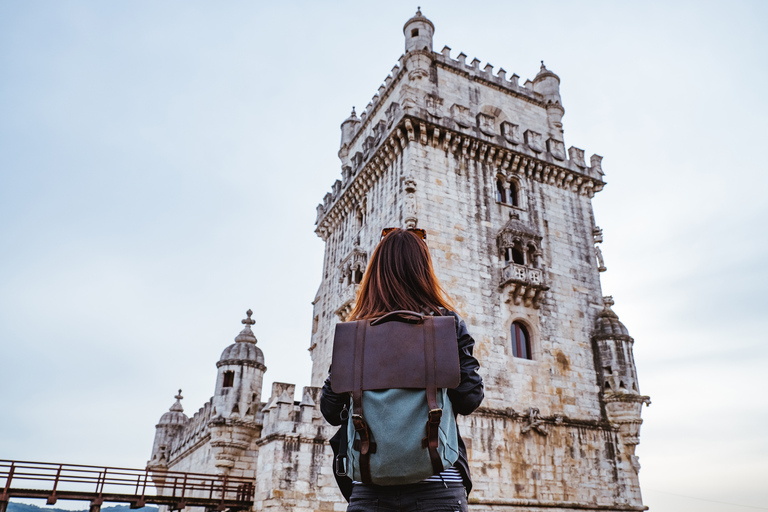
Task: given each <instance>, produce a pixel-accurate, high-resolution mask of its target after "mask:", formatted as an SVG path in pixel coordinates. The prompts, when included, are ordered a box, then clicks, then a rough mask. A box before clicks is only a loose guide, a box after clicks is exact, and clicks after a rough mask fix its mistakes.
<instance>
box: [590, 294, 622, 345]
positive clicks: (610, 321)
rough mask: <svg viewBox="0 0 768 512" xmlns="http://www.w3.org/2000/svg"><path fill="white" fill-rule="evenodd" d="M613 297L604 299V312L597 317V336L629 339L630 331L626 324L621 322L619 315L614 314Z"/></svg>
mask: <svg viewBox="0 0 768 512" xmlns="http://www.w3.org/2000/svg"><path fill="white" fill-rule="evenodd" d="M613 304H614V302H613V297H611V296H607V297H603V310H602V311H601V312H600V313H599V314H598V315H597V319H596V320H595V336H598V337H602V338H607V337H616V336H626V337H629V331H628V330H627V328H626V327H624V324H623V323H621V322H620V321H619V315H617V314H616V313H614V312H613V310H612V309H611V306H613Z"/></svg>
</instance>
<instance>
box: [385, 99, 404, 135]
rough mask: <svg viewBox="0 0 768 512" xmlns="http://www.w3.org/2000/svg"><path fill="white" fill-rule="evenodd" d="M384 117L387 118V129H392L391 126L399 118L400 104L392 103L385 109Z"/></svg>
mask: <svg viewBox="0 0 768 512" xmlns="http://www.w3.org/2000/svg"><path fill="white" fill-rule="evenodd" d="M384 112H385V115H386V116H387V128H392V124H393V123H394V122H395V120H396V119H398V118H399V117H400V115H401V114H400V112H401V111H400V104H399V103H397V102H394V101H393V102H392V103H390V104H389V106H388V107H387V110H385V111H384Z"/></svg>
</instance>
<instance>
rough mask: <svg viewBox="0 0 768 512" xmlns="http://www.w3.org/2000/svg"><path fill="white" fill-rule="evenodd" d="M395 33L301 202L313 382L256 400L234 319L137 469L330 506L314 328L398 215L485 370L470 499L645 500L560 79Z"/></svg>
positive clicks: (582, 504) (632, 386) (589, 170)
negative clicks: (317, 275)
mask: <svg viewBox="0 0 768 512" xmlns="http://www.w3.org/2000/svg"><path fill="white" fill-rule="evenodd" d="M403 32H404V35H405V50H406V52H405V54H404V55H402V56H401V57H400V59H399V61H398V63H397V65H396V66H395V67H394V68H393V69H392V71H391V73H390V74H389V75H388V76H387V77H386V78H385V80H384V82H383V84H382V85H381V86H380V87H379V89H378V92H377V93H376V94H375V95H374V97H373V99H372V100H371V102H370V103H369V104H368V106H367V107H366V108H365V110H364V111H363V112H362V113H361V114H360V116H359V117H358V116H357V114H356V113H355V111H354V110H353V112H352V114H351V115H350V117H349V118H347V119H346V120H345V121H344V122H343V123H342V125H341V147H340V150H339V158H340V160H341V178H340V179H339V180H337V181H336V182H335V183H334V184H333V186H332V190H331V192H329V193H328V194H326V195H325V197H324V199H323V202H322V203H321V204H319V205H318V207H317V222H316V226H317V227H316V232H317V234H318V235H319V236H320V237H321V238H322V239H323V240H324V241H325V242H326V246H325V256H324V264H323V275H322V278H321V284H320V287H319V290H318V292H317V296H316V298H315V300H314V302H313V305H314V312H313V315H314V321H313V327H312V334H311V342H310V348H309V350H310V353H311V355H312V361H313V369H312V384H313V387H307V388H304V390H303V392H302V395H301V399H300V400H294V391H295V390H294V387H293V386H292V385H289V384H282V383H275V384H274V385H273V388H272V393H271V396H270V398H269V399H268V400H266V401H261V385H262V379H263V373H264V371H265V370H266V367H265V366H264V356H263V354H261V351H260V350H258V348H256V345H255V337H253V333H252V332H250V324H248V323H246V328H245V329H244V330H243V332H242V333H241V334H240V335H238V338H236V342H235V345H233V346H231V347H229V348H227V349H226V350H225V352H224V354H222V358H221V360H220V361H219V363H218V365H219V376H218V379H217V383H216V389H215V394H214V397H213V398H212V400H211V401H210V402H209V403H207V404H206V405H205V406H204V407H203V408H201V409H200V410H199V411H198V412H197V413H196V414H195V415H194V416H193V417H192V418H191V419H186V417H184V418H185V419H182V418H180V417H179V416H178V415H179V414H181V415H183V413H182V412H181V411H180V404H179V402H178V400H177V403H176V404H174V406H173V407H172V408H171V411H169V413H166V415H168V414H170V413H173V414H172V416H173V417H172V418H171V417H169V418H167V419H166V420H165V422H164V420H162V419H161V422H160V423H159V424H158V425H157V437H156V442H155V447H154V448H153V453H152V460H151V461H150V463H149V464H150V467H155V466H156V467H168V468H172V469H178V470H190V471H204V472H211V471H220V472H232V474H238V475H253V477H254V478H255V479H256V482H257V500H256V503H255V509H257V510H262V509H270V508H272V509H288V508H290V509H294V510H302V511H303V510H344V509H345V507H346V503H345V502H344V501H343V498H341V496H340V494H339V493H338V491H337V490H336V487H335V483H334V481H333V476H332V473H331V452H330V448H329V446H328V445H327V442H326V439H328V438H329V437H330V436H331V435H332V434H333V429H332V428H331V427H329V426H327V425H326V424H324V422H323V420H322V418H321V416H320V413H319V407H318V402H319V386H321V385H322V382H323V380H324V379H325V377H326V374H327V372H328V368H329V366H330V357H331V347H332V343H333V333H334V326H335V324H336V323H337V322H339V321H342V320H343V319H344V318H346V315H347V314H348V313H349V311H350V308H351V306H352V305H353V303H354V300H355V294H356V292H357V288H358V283H359V282H360V278H361V276H362V273H363V272H364V270H365V265H366V263H367V259H368V257H369V256H370V254H371V251H372V250H373V248H374V247H375V246H376V244H377V243H378V241H379V238H380V233H381V230H382V228H385V227H389V226H398V227H415V226H418V227H421V228H424V229H426V230H427V233H428V238H427V242H428V245H429V247H430V251H431V254H432V256H433V259H434V263H435V266H436V271H437V273H438V276H439V277H440V279H441V281H442V283H443V285H444V287H445V288H446V289H447V290H448V291H449V293H450V295H451V297H452V299H453V301H454V303H455V305H456V309H457V312H458V313H459V314H460V315H461V316H462V317H463V318H464V320H465V321H466V322H467V325H468V327H469V329H470V332H471V333H472V335H473V337H474V338H475V340H476V343H477V344H476V348H475V355H476V356H477V358H478V360H479V361H480V364H481V365H482V368H481V373H482V375H483V378H484V380H485V383H486V399H485V402H484V404H483V406H482V408H481V409H480V410H478V411H477V412H476V413H475V414H473V415H472V416H470V417H468V418H464V417H460V423H459V424H460V428H461V431H462V436H463V437H464V439H465V442H466V444H467V447H468V451H469V458H470V468H471V471H472V474H473V481H474V484H475V488H474V490H473V492H472V494H471V496H470V504H471V509H472V510H476V511H491V510H525V511H538V510H545V509H546V510H562V511H565V510H608V511H619V510H645V507H644V506H643V504H642V497H641V493H640V485H639V480H638V472H639V469H640V465H639V461H638V458H637V456H636V455H635V447H636V445H637V444H638V443H639V430H640V424H641V423H642V419H641V415H640V411H641V407H642V404H643V403H646V404H648V403H649V402H650V401H649V399H648V397H647V396H644V395H641V394H640V391H639V384H638V380H637V372H636V369H635V365H634V358H633V354H632V345H633V339H632V338H631V337H630V336H629V333H628V331H627V329H626V327H625V326H624V325H623V324H621V322H619V320H618V317H617V316H616V314H615V313H614V312H613V311H612V309H611V306H612V305H613V301H612V299H611V298H610V297H606V298H604V297H603V295H602V290H601V286H600V272H602V271H604V270H605V263H604V261H603V257H602V253H601V252H600V249H599V247H598V245H597V244H599V243H600V242H602V232H601V231H600V229H599V228H598V227H597V226H596V224H595V219H594V215H593V211H592V205H591V199H592V197H593V195H594V194H595V193H596V192H598V191H600V190H601V189H602V188H603V186H604V184H605V183H604V180H603V171H602V166H601V163H602V162H601V160H602V157H600V156H598V155H592V156H591V157H590V159H589V162H587V161H585V158H584V151H583V150H581V149H579V148H576V147H570V148H568V150H567V151H566V149H565V147H566V146H565V142H564V137H563V124H562V117H563V115H564V112H565V110H564V108H563V106H562V101H561V98H560V93H559V87H560V79H559V77H558V76H557V75H556V74H555V73H553V72H552V71H550V70H548V69H547V68H546V67H545V66H544V64H543V63H542V65H541V69H540V71H539V73H538V74H537V75H536V76H535V77H534V79H533V80H527V81H525V82H524V84H523V85H520V84H519V77H518V76H517V75H515V74H513V75H511V76H510V77H507V76H506V71H504V70H503V69H498V70H497V71H496V72H495V73H494V69H493V66H491V65H490V64H488V65H485V66H484V67H482V68H481V67H480V66H479V64H480V61H479V60H478V59H474V60H473V61H471V62H469V63H467V62H466V55H464V54H463V53H460V54H459V55H458V56H457V57H455V58H453V57H451V55H450V53H451V50H450V48H448V47H445V48H443V50H442V51H441V52H434V51H433V49H432V36H433V33H434V26H433V24H432V22H431V21H429V20H428V19H427V18H425V17H424V16H422V15H421V13H420V12H417V14H416V15H415V16H414V17H413V18H411V19H410V20H408V22H407V23H406V24H405V26H404V28H403ZM248 321H250V315H249V318H248V319H247V320H244V322H248ZM251 322H252V321H251ZM521 330H522V331H521ZM520 332H524V333H525V335H526V336H527V338H528V343H527V347H526V349H525V353H524V354H522V355H521V353H519V352H515V346H516V345H515V340H516V339H517V338H515V336H518V337H519V336H521V335H520ZM251 338H252V339H251ZM518 347H519V346H518ZM253 349H255V350H253ZM517 350H518V351H519V350H520V349H519V348H518V349H517ZM226 372H231V373H230V374H229V375H231V377H226V376H225V374H226ZM225 379H234V380H233V381H230V380H227V381H226V383H227V384H229V385H228V386H225V385H224V384H225ZM174 408H175V409H174ZM163 418H166V416H163Z"/></svg>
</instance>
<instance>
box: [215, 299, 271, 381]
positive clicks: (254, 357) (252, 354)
mask: <svg viewBox="0 0 768 512" xmlns="http://www.w3.org/2000/svg"><path fill="white" fill-rule="evenodd" d="M246 314H247V315H248V318H246V319H245V320H243V321H242V323H243V324H245V328H243V330H242V331H240V334H238V335H237V336H236V337H235V343H233V344H232V345H230V346H228V347H227V348H225V349H224V352H222V353H221V357H220V358H219V362H218V363H216V366H217V367H218V366H222V365H224V364H239V363H246V364H247V363H252V364H260V365H263V364H264V353H263V352H262V351H261V349H260V348H259V347H257V346H256V336H254V334H253V331H251V326H252V325H253V324H255V323H256V321H255V320H253V319H252V318H251V315H253V311H251V310H250V309H249V310H248V312H247V313H246Z"/></svg>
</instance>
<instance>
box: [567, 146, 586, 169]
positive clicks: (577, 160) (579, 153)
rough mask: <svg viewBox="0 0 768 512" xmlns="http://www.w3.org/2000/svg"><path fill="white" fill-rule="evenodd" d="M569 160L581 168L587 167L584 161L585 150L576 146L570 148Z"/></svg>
mask: <svg viewBox="0 0 768 512" xmlns="http://www.w3.org/2000/svg"><path fill="white" fill-rule="evenodd" d="M568 158H569V159H570V160H571V162H573V163H574V164H576V165H577V166H579V167H586V166H587V163H586V162H585V161H584V150H583V149H579V148H577V147H575V146H571V147H569V148H568Z"/></svg>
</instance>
